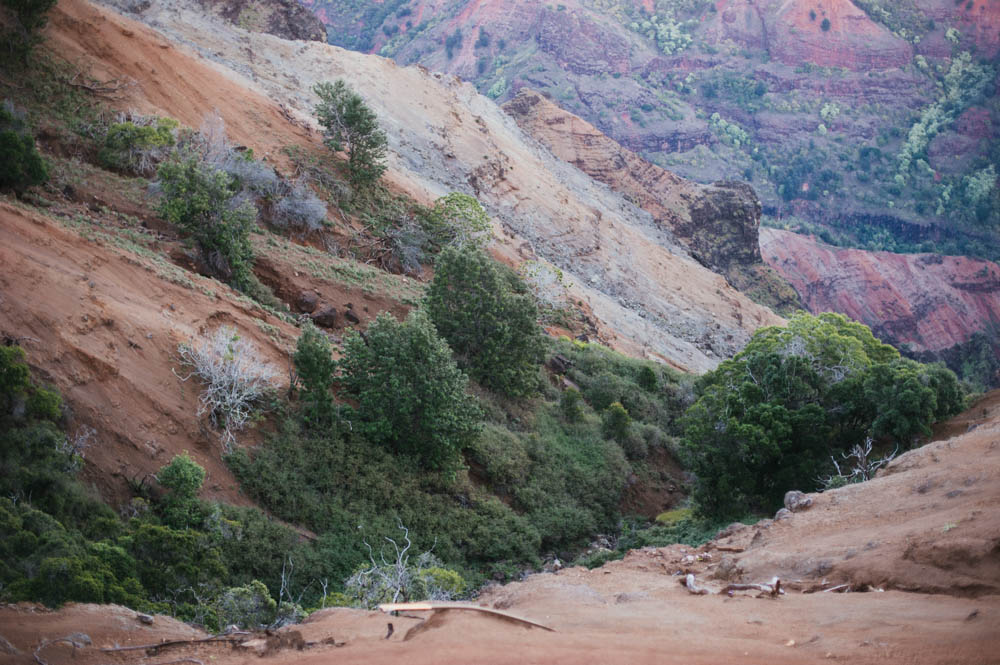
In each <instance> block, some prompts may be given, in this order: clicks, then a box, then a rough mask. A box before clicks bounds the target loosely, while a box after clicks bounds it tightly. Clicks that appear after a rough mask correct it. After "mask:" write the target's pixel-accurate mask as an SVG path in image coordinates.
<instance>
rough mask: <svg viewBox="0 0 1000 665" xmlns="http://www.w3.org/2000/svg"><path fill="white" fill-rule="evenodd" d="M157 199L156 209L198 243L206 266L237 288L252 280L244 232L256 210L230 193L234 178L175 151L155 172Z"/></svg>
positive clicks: (251, 256) (247, 233)
mask: <svg viewBox="0 0 1000 665" xmlns="http://www.w3.org/2000/svg"><path fill="white" fill-rule="evenodd" d="M157 175H158V178H159V186H160V190H161V191H162V193H163V198H162V199H161V201H160V204H159V213H160V215H162V216H163V218H164V219H166V220H167V221H169V222H171V223H172V224H175V225H176V226H177V227H178V228H179V229H180V230H181V231H183V232H184V233H187V234H189V235H190V236H192V237H193V238H194V240H195V242H196V243H197V244H198V248H199V250H200V251H201V254H202V257H203V258H204V260H205V262H206V264H207V265H208V267H209V268H210V269H211V270H212V271H213V272H214V273H215V274H216V275H218V276H219V277H221V278H222V279H224V280H225V281H227V282H231V283H232V284H233V286H235V287H236V288H239V289H244V290H245V289H248V288H250V287H251V285H252V284H253V282H254V277H253V271H252V267H253V259H254V253H253V245H252V244H251V242H250V231H251V230H252V229H253V227H254V224H255V223H256V220H257V210H256V208H254V207H253V205H251V204H250V203H247V202H243V203H237V202H235V201H234V198H235V196H236V194H237V192H238V183H237V182H236V181H235V180H234V179H233V178H232V177H231V176H230V175H228V174H227V173H225V172H223V171H217V170H214V169H212V168H211V167H209V166H207V165H205V164H203V163H202V162H201V161H199V160H198V159H196V158H194V157H187V158H184V157H181V156H176V157H175V158H173V159H170V160H168V161H166V162H164V163H163V164H161V165H160V168H159V170H158V172H157Z"/></svg>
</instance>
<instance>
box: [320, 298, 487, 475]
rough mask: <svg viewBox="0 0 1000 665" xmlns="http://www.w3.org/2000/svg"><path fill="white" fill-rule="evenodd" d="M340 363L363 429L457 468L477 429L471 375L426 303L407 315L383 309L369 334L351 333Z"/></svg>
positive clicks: (435, 464) (437, 464) (428, 462)
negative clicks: (401, 316) (440, 333)
mask: <svg viewBox="0 0 1000 665" xmlns="http://www.w3.org/2000/svg"><path fill="white" fill-rule="evenodd" d="M340 370H341V376H340V379H339V380H340V383H341V385H342V386H343V387H344V389H345V391H346V393H347V394H348V395H349V396H350V397H352V398H354V399H355V400H357V404H358V407H357V410H358V415H359V417H360V419H361V421H362V423H363V426H362V427H363V430H364V432H365V434H367V436H368V437H369V438H370V439H371V440H373V441H375V442H377V443H381V444H383V445H385V446H387V447H389V448H391V449H393V450H396V451H399V452H402V453H408V454H413V455H416V456H417V457H418V458H419V459H420V461H421V463H422V464H424V465H425V466H427V467H429V468H435V469H449V468H453V467H454V466H455V465H456V464H457V462H458V460H459V453H460V451H461V450H462V449H463V448H465V447H467V446H468V445H469V444H470V443H471V442H472V440H473V437H475V436H476V434H477V433H478V432H479V409H478V407H477V406H476V405H475V402H474V401H473V398H472V397H471V396H470V395H469V394H468V393H467V392H466V386H467V384H468V378H467V377H466V376H465V374H464V373H463V372H462V370H460V369H459V368H458V366H457V365H456V364H455V361H454V359H453V358H452V354H451V349H449V348H448V345H447V344H446V343H445V341H444V340H443V339H441V337H439V336H438V333H437V331H436V330H435V329H434V324H433V323H431V321H430V319H429V318H428V317H427V315H426V314H425V313H424V312H423V311H421V310H415V311H414V312H411V313H410V315H409V316H408V317H407V319H406V320H405V321H402V322H400V321H397V320H396V319H395V318H394V317H393V316H392V315H391V314H388V313H382V314H380V315H379V316H378V318H376V319H375V321H374V322H373V323H372V324H371V325H370V326H369V327H368V331H367V332H366V333H365V335H364V336H361V335H360V334H358V333H356V332H351V333H349V334H348V336H347V338H346V339H345V341H344V355H343V358H342V359H341V361H340Z"/></svg>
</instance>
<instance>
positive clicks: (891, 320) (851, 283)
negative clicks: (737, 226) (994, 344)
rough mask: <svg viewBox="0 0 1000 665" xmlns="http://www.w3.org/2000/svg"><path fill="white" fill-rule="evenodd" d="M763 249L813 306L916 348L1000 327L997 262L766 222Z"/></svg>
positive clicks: (928, 348) (999, 270)
mask: <svg viewBox="0 0 1000 665" xmlns="http://www.w3.org/2000/svg"><path fill="white" fill-rule="evenodd" d="M760 243H761V253H762V254H763V256H764V260H765V261H767V262H768V263H769V264H770V265H771V266H773V267H774V268H775V269H776V270H777V271H778V272H779V273H781V275H782V276H783V277H784V278H785V279H787V280H788V281H789V282H791V284H792V285H793V286H794V287H795V289H796V290H797V291H798V292H799V294H800V295H801V296H802V300H803V302H804V303H805V305H806V307H807V308H808V309H809V311H811V312H824V311H835V312H841V313H844V314H847V315H848V316H850V317H852V318H854V319H856V320H858V321H861V322H862V323H864V324H865V325H867V326H869V327H871V329H872V330H873V331H874V332H875V334H876V335H878V336H879V337H880V338H882V339H884V340H886V341H889V342H890V343H893V344H897V345H898V344H910V345H911V346H912V347H913V349H914V351H941V350H944V349H947V348H949V347H951V346H954V345H955V344H960V343H962V342H965V341H966V340H968V339H969V337H970V336H971V335H972V334H973V333H975V332H976V331H979V330H983V329H984V328H989V327H991V326H992V327H993V328H994V329H996V327H1000V266H997V264H995V263H992V262H990V261H983V260H979V259H970V258H965V257H960V256H939V255H936V254H893V253H891V252H866V251H863V250H858V249H843V248H838V247H831V246H829V245H824V244H822V243H819V242H817V241H815V240H813V239H811V238H808V237H806V236H801V235H798V234H795V233H790V232H788V231H779V230H776V229H769V228H764V229H761V232H760Z"/></svg>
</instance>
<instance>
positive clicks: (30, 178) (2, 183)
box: [0, 101, 49, 194]
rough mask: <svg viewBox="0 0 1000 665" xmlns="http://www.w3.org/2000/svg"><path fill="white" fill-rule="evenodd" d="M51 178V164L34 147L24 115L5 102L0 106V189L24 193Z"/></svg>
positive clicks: (33, 140)
mask: <svg viewBox="0 0 1000 665" xmlns="http://www.w3.org/2000/svg"><path fill="white" fill-rule="evenodd" d="M48 179H49V172H48V167H46V165H45V161H44V160H43V159H42V156H41V155H39V154H38V149H37V148H35V137H34V135H33V134H32V133H31V129H30V127H29V126H28V124H27V122H26V120H25V118H24V114H22V113H21V112H19V111H17V110H16V109H15V108H14V105H13V104H11V103H10V102H9V101H5V102H4V103H3V104H2V105H0V189H9V190H12V191H13V192H15V193H16V194H23V193H24V191H25V190H26V189H28V187H32V186H34V185H40V184H42V183H43V182H45V181H46V180H48Z"/></svg>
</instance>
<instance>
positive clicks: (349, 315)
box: [344, 309, 361, 325]
mask: <svg viewBox="0 0 1000 665" xmlns="http://www.w3.org/2000/svg"><path fill="white" fill-rule="evenodd" d="M344 318H345V319H347V320H348V321H350V322H351V323H353V324H354V325H358V324H359V323H361V319H360V318H359V317H358V315H357V314H355V313H354V310H353V309H345V310H344Z"/></svg>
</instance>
